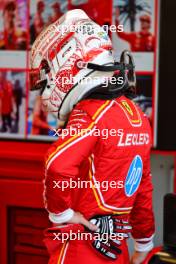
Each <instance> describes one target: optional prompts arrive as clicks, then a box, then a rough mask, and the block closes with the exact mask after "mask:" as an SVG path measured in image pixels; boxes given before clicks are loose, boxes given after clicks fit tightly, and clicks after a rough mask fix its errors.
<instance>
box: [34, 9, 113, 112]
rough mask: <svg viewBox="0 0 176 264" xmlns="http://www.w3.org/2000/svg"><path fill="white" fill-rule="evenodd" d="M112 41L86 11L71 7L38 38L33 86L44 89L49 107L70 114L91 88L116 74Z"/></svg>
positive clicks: (45, 106)
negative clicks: (100, 68) (102, 67)
mask: <svg viewBox="0 0 176 264" xmlns="http://www.w3.org/2000/svg"><path fill="white" fill-rule="evenodd" d="M96 65H97V66H100V65H103V66H111V65H114V59H113V56H112V43H111V40H110V38H109V37H108V35H107V33H106V32H105V31H104V30H103V28H102V27H100V26H99V25H98V24H96V23H95V22H93V21H92V20H91V19H90V18H89V17H88V16H87V15H86V13H85V12H84V11H82V10H81V9H75V10H71V11H68V12H67V13H66V14H65V15H63V16H62V17H61V18H60V19H58V20H57V21H56V22H55V23H53V24H51V25H50V26H48V27H47V28H46V29H45V30H44V31H42V32H41V33H40V35H39V36H38V37H37V39H36V40H35V42H34V44H33V46H32V51H31V68H32V69H31V70H32V71H31V72H32V74H31V82H32V86H31V90H35V89H40V90H41V97H42V102H43V106H44V108H45V110H46V111H49V112H52V113H55V114H57V115H58V112H59V115H61V116H67V115H68V114H69V113H70V111H71V110H72V108H73V106H74V105H75V104H76V103H77V102H78V101H80V100H81V99H82V98H83V97H84V96H85V95H86V94H87V93H88V92H90V91H91V90H93V89H94V88H95V87H97V86H99V85H100V84H102V83H104V82H105V78H109V77H111V76H113V74H114V70H113V68H112V69H110V70H108V71H103V72H102V71H100V70H99V69H98V68H96V67H95V66H96ZM83 80H84V81H83Z"/></svg>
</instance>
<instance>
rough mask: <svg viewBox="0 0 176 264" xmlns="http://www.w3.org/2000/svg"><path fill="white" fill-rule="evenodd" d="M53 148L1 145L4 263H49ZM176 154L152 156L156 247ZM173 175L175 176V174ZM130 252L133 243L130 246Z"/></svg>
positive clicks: (1, 250)
mask: <svg viewBox="0 0 176 264" xmlns="http://www.w3.org/2000/svg"><path fill="white" fill-rule="evenodd" d="M48 147H49V144H46V143H45V144H43V143H31V142H13V141H11V142H9V141H7V142H4V141H3V142H0V223H1V224H0V234H1V241H0V263H1V264H7V256H8V261H9V262H8V263H9V264H12V263H15V264H18V263H19V264H21V263H25V264H28V263H31V262H32V261H34V262H35V263H38V264H45V263H47V260H48V256H47V253H46V250H45V247H44V244H43V242H42V239H43V229H44V228H45V227H47V226H48V225H49V223H48V217H47V213H46V212H45V210H44V209H43V201H42V191H43V184H42V180H43V158H44V153H46V151H47V149H48ZM174 155H176V153H174V152H173V153H171V152H169V153H164V152H158V151H155V152H153V154H152V155H151V167H152V174H153V183H154V210H155V216H156V236H155V246H157V245H161V244H162V237H163V227H162V226H163V196H164V195H165V194H166V193H168V192H172V191H173V187H174V183H173V181H174V180H173V178H174V177H173V175H174V173H173V167H174V162H175V158H174V157H176V156H174ZM171 171H172V173H171ZM129 244H130V245H129V247H130V251H131V250H132V243H131V241H130V243H129ZM36 260H37V261H36Z"/></svg>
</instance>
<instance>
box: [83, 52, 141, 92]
mask: <svg viewBox="0 0 176 264" xmlns="http://www.w3.org/2000/svg"><path fill="white" fill-rule="evenodd" d="M84 67H87V68H88V69H92V70H95V71H101V72H112V71H117V70H119V71H120V75H121V76H123V78H124V85H122V87H121V88H120V87H118V88H116V89H115V87H114V89H115V90H117V89H118V90H122V89H123V88H124V86H126V87H135V86H136V75H135V65H134V60H133V56H132V54H131V53H130V52H129V51H128V50H124V51H123V52H122V54H121V56H120V62H115V63H114V65H110V66H107V65H98V64H94V63H90V62H88V63H87V64H84ZM115 90H114V91H115Z"/></svg>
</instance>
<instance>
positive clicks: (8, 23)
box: [0, 0, 29, 69]
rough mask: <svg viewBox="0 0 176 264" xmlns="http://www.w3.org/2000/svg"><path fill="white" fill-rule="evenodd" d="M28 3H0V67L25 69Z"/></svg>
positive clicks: (18, 1)
mask: <svg viewBox="0 0 176 264" xmlns="http://www.w3.org/2000/svg"><path fill="white" fill-rule="evenodd" d="M28 10H29V9H28V1H27V0H15V1H6V0H1V1H0V67H1V68H14V69H17V68H18V69H21V68H26V67H27V52H26V50H27V47H28V22H29V18H28V17H29V16H28Z"/></svg>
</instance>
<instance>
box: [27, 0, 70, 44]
mask: <svg viewBox="0 0 176 264" xmlns="http://www.w3.org/2000/svg"><path fill="white" fill-rule="evenodd" d="M66 11H67V0H66V1H65V0H45V1H44V0H39V1H36V0H30V45H32V44H33V42H34V40H35V39H36V37H37V36H38V35H39V34H40V32H41V31H42V30H43V29H44V28H45V27H47V26H48V25H50V24H51V23H54V22H55V21H56V20H57V19H59V18H60V17H61V16H62V15H63V14H64V13H65V12H66Z"/></svg>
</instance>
